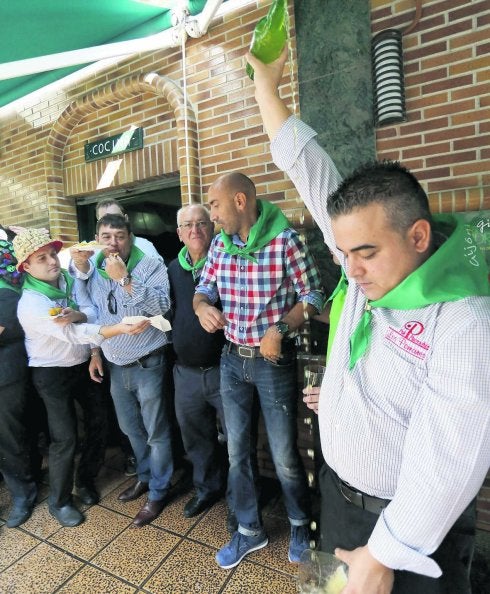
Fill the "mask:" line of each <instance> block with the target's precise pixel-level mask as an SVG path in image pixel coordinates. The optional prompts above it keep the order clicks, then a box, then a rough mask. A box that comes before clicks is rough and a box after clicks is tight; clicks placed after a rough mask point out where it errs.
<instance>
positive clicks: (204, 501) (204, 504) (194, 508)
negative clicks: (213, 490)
mask: <svg viewBox="0 0 490 594" xmlns="http://www.w3.org/2000/svg"><path fill="white" fill-rule="evenodd" d="M217 500H218V497H198V496H197V495H196V496H194V497H193V498H192V499H189V501H188V502H187V503H186V504H185V507H184V517H186V518H193V517H194V516H197V515H199V514H202V512H203V511H206V510H207V509H209V508H210V507H212V506H213V505H214V503H215V502H216V501H217Z"/></svg>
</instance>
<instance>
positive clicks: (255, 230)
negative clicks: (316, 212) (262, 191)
mask: <svg viewBox="0 0 490 594" xmlns="http://www.w3.org/2000/svg"><path fill="white" fill-rule="evenodd" d="M257 208H258V209H259V218H258V219H257V222H256V223H255V225H253V227H252V228H251V229H250V233H249V235H248V239H247V245H244V246H242V247H240V246H238V245H236V244H235V243H233V238H232V237H231V236H230V235H227V234H226V233H225V232H224V231H223V229H221V239H222V241H223V244H224V247H223V248H219V250H220V251H222V252H225V253H227V254H230V255H231V256H241V257H242V258H246V259H247V260H250V261H251V262H257V259H256V258H254V256H252V254H253V253H254V252H257V251H258V250H260V249H262V248H263V247H264V246H266V245H267V244H268V243H269V242H270V241H272V240H273V239H275V238H276V237H277V236H278V235H279V233H281V231H284V229H288V228H289V226H290V225H289V221H288V220H287V218H286V217H285V216H284V214H283V213H282V211H281V209H280V208H279V207H278V206H276V205H275V204H271V203H270V202H265V201H264V200H257Z"/></svg>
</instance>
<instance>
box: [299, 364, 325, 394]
mask: <svg viewBox="0 0 490 594" xmlns="http://www.w3.org/2000/svg"><path fill="white" fill-rule="evenodd" d="M325 369H326V367H324V366H323V365H317V364H315V365H305V368H304V388H305V389H306V390H308V389H311V388H319V387H320V386H321V385H322V381H323V376H324V375H325Z"/></svg>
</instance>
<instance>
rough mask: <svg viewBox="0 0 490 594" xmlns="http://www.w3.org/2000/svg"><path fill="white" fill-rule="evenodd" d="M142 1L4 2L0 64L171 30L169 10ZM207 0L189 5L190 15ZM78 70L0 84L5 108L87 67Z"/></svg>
mask: <svg viewBox="0 0 490 594" xmlns="http://www.w3.org/2000/svg"><path fill="white" fill-rule="evenodd" d="M160 4H161V5H160V6H155V5H151V4H145V3H142V2H140V1H137V0H20V1H16V0H2V2H1V8H0V15H1V20H2V26H3V34H2V43H1V45H0V63H2V64H5V63H7V62H14V61H17V60H24V59H27V58H35V57H38V56H46V55H50V54H56V53H61V52H66V51H70V50H78V49H82V48H89V47H94V46H100V45H105V44H108V43H115V42H120V41H128V40H132V39H139V38H142V37H146V36H148V35H153V34H156V33H160V32H162V31H164V30H166V29H168V28H170V27H171V26H172V25H171V11H170V9H169V7H171V6H172V5H173V4H175V0H161V2H160ZM205 4H206V0H189V1H188V8H189V12H190V14H191V15H196V14H198V13H200V12H201V11H202V9H203V7H204V5H205ZM86 65H87V64H79V65H77V66H70V67H65V68H59V69H56V70H48V71H46V72H41V73H36V74H32V75H27V76H18V77H16V78H9V79H7V80H0V107H2V106H4V105H6V104H8V103H10V102H11V101H14V100H15V99H18V98H20V97H23V96H24V95H27V94H28V93H31V92H33V91H35V90H37V89H40V88H41V87H43V86H45V85H47V84H49V83H51V82H53V81H55V80H59V79H61V78H63V77H64V76H67V75H68V74H70V73H72V72H74V71H76V70H78V69H80V68H82V67H83V66H86Z"/></svg>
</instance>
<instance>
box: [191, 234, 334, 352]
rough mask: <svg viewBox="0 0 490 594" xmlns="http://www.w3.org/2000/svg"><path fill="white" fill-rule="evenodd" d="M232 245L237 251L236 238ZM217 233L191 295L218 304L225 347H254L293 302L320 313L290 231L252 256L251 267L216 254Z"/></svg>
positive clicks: (315, 281)
mask: <svg viewBox="0 0 490 594" xmlns="http://www.w3.org/2000/svg"><path fill="white" fill-rule="evenodd" d="M233 242H234V243H236V244H237V245H240V246H243V243H242V242H241V240H240V238H239V237H238V235H235V236H234V237H233ZM223 247H224V244H223V240H222V239H221V234H218V235H217V236H216V237H215V238H214V239H213V241H212V243H211V246H210V248H209V253H208V259H207V261H206V264H205V265H204V268H203V271H202V274H201V279H200V281H199V284H198V286H197V287H196V293H203V294H204V295H206V296H207V297H208V299H209V300H210V301H211V303H216V301H217V300H218V297H219V298H220V299H221V304H222V306H223V313H224V315H225V318H226V320H227V322H228V324H227V326H226V327H225V336H226V338H227V339H228V340H230V341H231V342H234V343H236V344H242V345H250V346H258V345H259V344H260V341H261V339H262V337H263V336H264V334H265V332H266V330H267V328H269V326H272V325H273V324H274V323H275V322H278V321H279V320H280V319H281V317H282V316H283V315H285V314H286V313H287V312H288V311H289V310H290V309H291V308H292V307H293V305H295V303H296V302H297V301H300V302H305V303H310V304H311V305H313V306H314V307H315V308H316V309H317V311H321V310H322V308H323V300H324V299H323V292H322V289H321V282H320V277H319V273H318V270H317V268H316V266H315V263H314V262H313V258H312V256H311V253H310V251H309V249H308V248H307V247H306V245H304V244H303V242H302V241H301V240H300V238H299V235H298V234H297V232H296V231H294V230H293V229H286V230H284V231H282V232H281V233H279V235H278V236H277V237H275V238H274V239H273V240H272V241H270V242H269V243H268V244H267V245H266V246H265V247H263V248H262V249H260V250H258V251H257V252H254V254H253V256H254V258H255V259H256V260H257V262H252V261H250V260H249V259H247V258H244V257H242V256H238V255H237V256H231V255H230V254H227V253H226V252H224V251H222V250H223Z"/></svg>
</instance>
